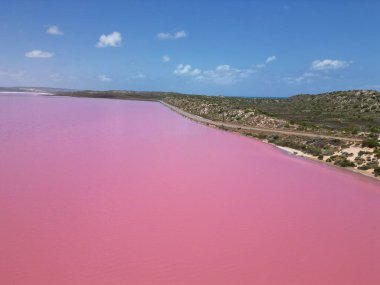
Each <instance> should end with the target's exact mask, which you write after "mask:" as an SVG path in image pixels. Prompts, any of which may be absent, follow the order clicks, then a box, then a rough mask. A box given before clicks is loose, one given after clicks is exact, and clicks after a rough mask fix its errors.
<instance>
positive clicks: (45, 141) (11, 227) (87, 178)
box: [0, 94, 380, 285]
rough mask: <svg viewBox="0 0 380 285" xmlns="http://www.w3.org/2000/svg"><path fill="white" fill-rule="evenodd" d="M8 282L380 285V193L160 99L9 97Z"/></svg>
mask: <svg viewBox="0 0 380 285" xmlns="http://www.w3.org/2000/svg"><path fill="white" fill-rule="evenodd" d="M0 284H2V285H19V284H22V285H61V284H62V285H84V284H88V285H107V284H118V285H119V284H120V285H121V284H123V285H124V284H127V285H140V284H152V285H153V284H154V285H156V284H157V285H160V284H165V285H168V284H169V285H170V284H173V285H174V284H175V285H185V284H186V285H187V284H189V285H190V284H194V285H196V284H205V285H206V284H207V285H214V284H215V285H223V284H228V285H239V284H258V285H260V284H268V285H282V284H292V285H297V284H302V285H304V284H318V285H328V284H335V285H336V284H342V285H343V284H344V285H349V284H361V285H367V284H368V285H369V284H374V285H375V284H376V285H377V284H380V184H378V183H377V182H374V181H371V180H370V179H368V178H365V177H361V176H358V175H355V174H351V173H348V172H346V171H340V170H336V169H333V168H331V167H327V166H324V165H322V164H319V163H314V162H310V161H307V160H303V159H299V158H295V157H293V156H290V155H287V154H285V153H283V152H282V151H280V150H278V149H275V148H273V147H272V146H269V145H266V144H264V143H261V142H258V141H255V140H253V139H249V138H245V137H243V136H239V135H234V134H230V133H227V132H223V131H219V130H215V129H212V128H209V127H206V126H202V125H199V124H196V123H194V122H191V121H190V120H188V119H185V118H183V117H181V116H179V115H177V114H176V113H174V112H172V111H170V110H169V109H167V108H166V107H164V106H162V105H160V104H159V103H153V102H136V101H118V100H105V99H79V98H57V97H42V96H28V95H15V94H12V95H0Z"/></svg>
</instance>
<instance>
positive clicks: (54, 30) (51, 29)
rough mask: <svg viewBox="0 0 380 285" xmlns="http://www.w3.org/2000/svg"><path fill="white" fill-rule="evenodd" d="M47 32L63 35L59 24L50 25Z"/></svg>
mask: <svg viewBox="0 0 380 285" xmlns="http://www.w3.org/2000/svg"><path fill="white" fill-rule="evenodd" d="M46 32H47V33H48V34H50V35H55V36H61V35H63V32H62V31H61V30H60V29H59V28H58V26H49V27H48V29H47V30H46Z"/></svg>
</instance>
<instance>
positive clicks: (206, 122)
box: [158, 101, 380, 183]
mask: <svg viewBox="0 0 380 285" xmlns="http://www.w3.org/2000/svg"><path fill="white" fill-rule="evenodd" d="M158 102H159V103H161V104H162V105H164V106H165V107H167V108H168V109H170V110H172V111H174V112H176V113H177V114H179V115H182V116H183V117H185V118H188V119H190V120H192V121H194V122H196V123H200V124H202V125H205V126H209V127H210V126H211V127H215V128H217V129H219V130H224V131H227V132H230V133H234V134H238V135H242V136H245V135H244V134H243V133H241V132H239V131H238V130H239V129H243V128H240V127H237V126H235V128H236V130H231V129H228V128H224V129H221V127H223V126H228V125H229V124H223V123H220V122H214V121H212V120H209V119H205V118H202V117H199V116H196V115H193V114H190V113H188V112H186V111H183V110H181V109H179V108H177V107H175V106H172V105H170V104H168V103H166V102H163V101H158ZM250 129H252V128H250ZM268 132H270V131H269V130H268ZM245 137H247V136H245ZM316 137H318V136H316ZM251 138H253V139H257V140H259V141H261V142H263V143H266V144H269V145H272V146H273V147H275V148H277V149H279V150H282V151H283V152H285V153H287V154H289V155H293V156H295V157H298V158H305V159H308V160H311V161H313V162H318V163H321V164H322V165H326V166H330V167H331V166H332V167H333V168H335V169H337V170H344V171H346V172H348V173H351V174H357V175H362V176H364V177H367V178H371V180H373V181H375V182H377V183H380V177H376V176H374V175H372V174H370V173H368V172H366V171H364V170H359V169H354V168H352V167H340V166H337V165H335V164H333V163H329V162H326V161H324V160H319V159H318V158H317V157H314V156H312V155H311V154H307V153H305V152H302V151H300V150H297V149H293V148H290V147H284V146H279V145H276V144H273V143H269V142H268V141H265V140H262V139H259V138H255V137H251ZM345 139H346V140H349V139H347V138H345ZM350 141H353V142H357V140H350Z"/></svg>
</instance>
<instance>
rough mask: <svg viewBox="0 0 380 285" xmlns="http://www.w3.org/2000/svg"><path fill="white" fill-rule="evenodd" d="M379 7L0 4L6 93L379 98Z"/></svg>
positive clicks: (0, 64)
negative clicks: (27, 89)
mask: <svg viewBox="0 0 380 285" xmlns="http://www.w3.org/2000/svg"><path fill="white" fill-rule="evenodd" d="M379 13H380V1H327V0H326V1H323V0H320V1H248V0H244V1H243V0H242V1H239V0H234V1H233V0H230V1H223V0H219V1H207V0H204V1H198V0H192V1H181V0H177V1H165V0H162V1H144V0H141V1H112V0H109V1H80V0H77V1H70V0H67V1H38V0H33V1H26V0H25V1H17V0H12V1H10V0H9V1H7V0H3V1H1V9H0V37H1V44H0V86H50V87H63V88H75V89H102V90H103V89H129V90H155V91H177V92H184V93H196V94H210V95H230V96H278V97H281V96H289V95H294V94H299V93H320V92H324V91H331V90H346V89H377V90H379V89H380V17H379Z"/></svg>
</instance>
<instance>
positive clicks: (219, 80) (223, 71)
mask: <svg viewBox="0 0 380 285" xmlns="http://www.w3.org/2000/svg"><path fill="white" fill-rule="evenodd" d="M254 72H255V71H254V70H252V69H238V68H234V67H232V66H230V65H228V64H224V65H219V66H217V67H216V68H215V69H210V70H203V71H202V70H201V69H198V68H192V67H191V65H184V64H180V65H178V66H177V68H176V69H175V70H174V74H176V75H180V76H190V77H193V78H194V79H195V80H198V81H208V82H212V83H216V84H234V83H236V82H237V81H238V80H240V79H244V78H247V77H248V76H249V75H251V74H252V73H254Z"/></svg>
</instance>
